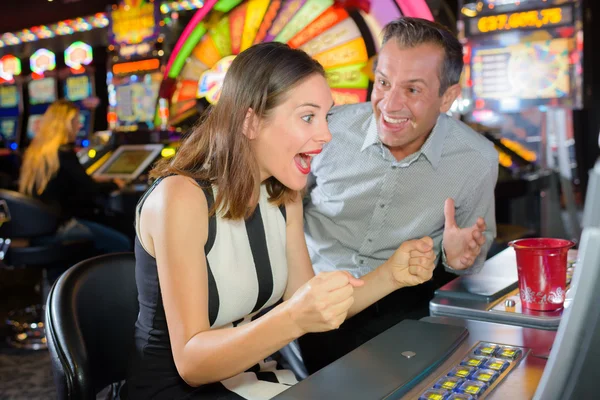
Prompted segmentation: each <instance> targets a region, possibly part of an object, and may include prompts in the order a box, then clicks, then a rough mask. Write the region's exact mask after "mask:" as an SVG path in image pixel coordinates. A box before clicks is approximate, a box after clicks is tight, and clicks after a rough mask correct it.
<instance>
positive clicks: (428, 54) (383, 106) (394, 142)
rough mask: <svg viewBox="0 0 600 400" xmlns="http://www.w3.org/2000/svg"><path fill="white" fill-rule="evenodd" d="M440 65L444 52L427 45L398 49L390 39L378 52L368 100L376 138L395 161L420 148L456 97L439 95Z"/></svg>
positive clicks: (395, 43)
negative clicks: (374, 119) (371, 107)
mask: <svg viewBox="0 0 600 400" xmlns="http://www.w3.org/2000/svg"><path fill="white" fill-rule="evenodd" d="M443 62H444V50H443V49H442V48H441V47H440V46H438V45H435V44H430V43H424V44H421V45H418V46H416V47H413V48H401V47H400V46H399V45H398V42H397V41H396V40H395V39H390V40H389V41H388V42H386V44H385V45H384V46H383V47H382V48H381V51H380V52H379V56H378V61H377V69H376V71H375V85H374V88H373V93H372V95H371V101H372V104H373V112H374V114H375V118H376V121H377V129H378V133H379V139H380V140H381V142H382V143H383V144H384V145H385V146H387V147H388V148H389V149H390V151H391V152H392V154H393V155H394V156H395V157H396V158H397V159H398V160H400V159H402V158H405V157H406V156H408V155H410V154H413V153H415V152H417V151H418V150H419V149H420V148H421V146H422V145H423V143H425V140H427V137H428V136H429V133H431V130H432V129H433V127H434V126H435V124H436V121H437V118H438V116H439V114H440V112H446V111H448V109H449V108H450V106H451V105H452V102H453V101H454V98H455V97H456V96H455V95H454V93H455V90H447V91H446V93H444V95H442V96H440V95H439V89H440V79H439V71H440V70H441V67H442V63H443ZM455 86H456V87H457V86H458V85H455ZM453 88H454V87H453ZM454 89H456V88H454ZM449 92H452V94H450V93H449ZM456 94H458V92H456ZM450 97H452V98H450Z"/></svg>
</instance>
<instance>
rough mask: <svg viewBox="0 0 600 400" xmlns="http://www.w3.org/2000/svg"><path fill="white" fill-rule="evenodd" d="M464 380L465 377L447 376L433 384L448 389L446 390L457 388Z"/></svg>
mask: <svg viewBox="0 0 600 400" xmlns="http://www.w3.org/2000/svg"><path fill="white" fill-rule="evenodd" d="M463 382H464V379H462V378H458V377H456V376H446V377H444V378H442V379H440V380H439V381H437V382H436V383H435V385H433V387H434V388H436V389H446V390H450V391H453V390H456V389H458V387H459V386H460V384H461V383H463Z"/></svg>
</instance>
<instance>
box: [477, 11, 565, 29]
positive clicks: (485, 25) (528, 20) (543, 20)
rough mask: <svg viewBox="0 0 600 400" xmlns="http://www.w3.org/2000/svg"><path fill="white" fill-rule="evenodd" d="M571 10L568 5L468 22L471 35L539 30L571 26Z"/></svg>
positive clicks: (485, 17) (492, 16)
mask: <svg viewBox="0 0 600 400" xmlns="http://www.w3.org/2000/svg"><path fill="white" fill-rule="evenodd" d="M572 23H573V9H572V8H571V6H569V5H564V6H561V7H552V8H546V9H543V10H531V11H520V12H513V13H507V14H497V15H488V16H483V17H479V18H473V19H471V20H469V31H470V33H471V34H480V33H494V32H503V31H511V30H515V29H540V28H551V27H554V26H559V25H565V24H572Z"/></svg>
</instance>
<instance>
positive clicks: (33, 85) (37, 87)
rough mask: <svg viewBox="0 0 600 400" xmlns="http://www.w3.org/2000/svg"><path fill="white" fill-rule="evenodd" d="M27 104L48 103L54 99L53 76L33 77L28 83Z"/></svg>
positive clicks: (54, 84)
mask: <svg viewBox="0 0 600 400" xmlns="http://www.w3.org/2000/svg"><path fill="white" fill-rule="evenodd" d="M28 92H29V104H31V105H37V104H48V103H52V102H53V101H55V100H56V80H55V79H54V78H42V79H33V80H31V81H30V82H29V85H28Z"/></svg>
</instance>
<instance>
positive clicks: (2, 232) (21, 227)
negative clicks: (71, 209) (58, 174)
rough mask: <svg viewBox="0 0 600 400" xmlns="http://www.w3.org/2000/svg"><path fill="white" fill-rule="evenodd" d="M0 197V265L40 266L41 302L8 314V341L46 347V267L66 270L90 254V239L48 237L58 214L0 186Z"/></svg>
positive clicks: (17, 345)
mask: <svg viewBox="0 0 600 400" xmlns="http://www.w3.org/2000/svg"><path fill="white" fill-rule="evenodd" d="M0 200H3V201H4V202H6V206H7V208H8V212H9V214H10V220H9V221H7V222H5V223H4V224H2V225H1V226H0V238H1V242H2V244H3V246H2V249H1V250H2V256H1V257H0V266H10V267H36V268H41V269H42V275H43V277H44V278H43V279H42V284H41V287H42V299H41V300H42V301H40V304H38V305H35V306H32V307H28V308H27V309H25V310H15V311H13V312H11V313H10V314H9V317H8V320H7V324H8V326H9V328H10V329H9V330H10V331H11V332H10V333H9V336H8V337H7V339H8V341H9V343H10V344H12V345H13V346H15V347H21V348H27V349H33V350H37V349H43V348H46V338H45V336H44V329H43V326H44V325H43V321H42V320H41V317H42V315H43V310H42V309H43V307H42V304H43V303H44V302H45V296H44V292H45V291H44V288H45V287H47V284H46V281H45V278H46V272H47V269H48V268H64V269H66V268H67V267H68V266H69V265H73V263H75V262H78V261H80V260H83V259H85V258H88V257H90V256H92V255H93V254H94V251H95V250H94V244H93V242H92V241H91V240H87V239H85V240H73V241H69V242H60V241H57V240H52V237H53V236H54V235H55V234H56V231H57V229H58V227H59V214H58V213H57V212H56V211H55V210H53V209H51V208H49V207H47V206H46V205H45V204H44V203H42V202H41V201H39V200H37V199H34V198H31V197H29V196H25V195H23V194H21V193H19V192H15V191H12V190H5V189H0Z"/></svg>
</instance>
